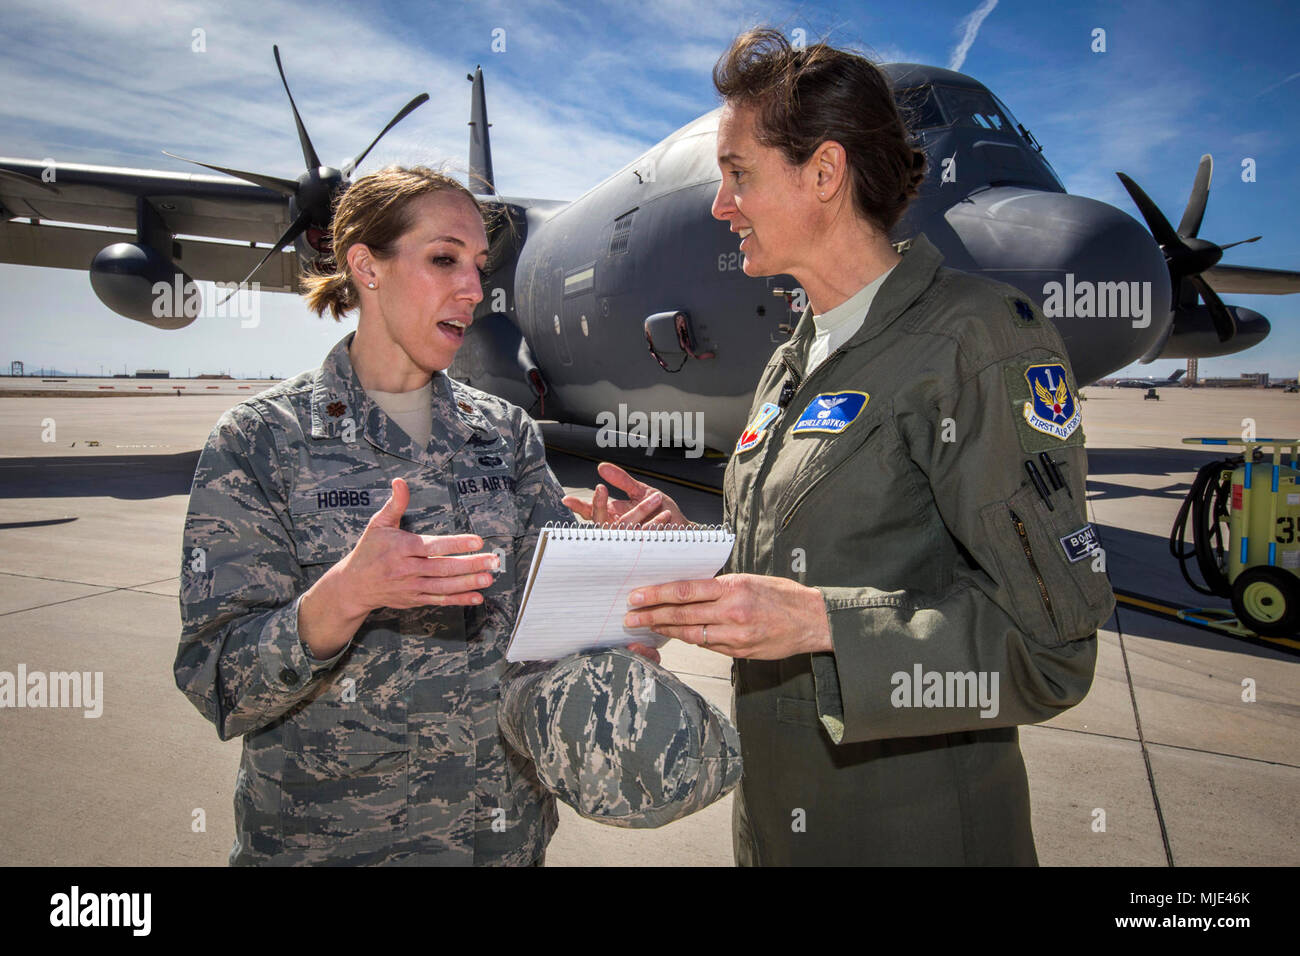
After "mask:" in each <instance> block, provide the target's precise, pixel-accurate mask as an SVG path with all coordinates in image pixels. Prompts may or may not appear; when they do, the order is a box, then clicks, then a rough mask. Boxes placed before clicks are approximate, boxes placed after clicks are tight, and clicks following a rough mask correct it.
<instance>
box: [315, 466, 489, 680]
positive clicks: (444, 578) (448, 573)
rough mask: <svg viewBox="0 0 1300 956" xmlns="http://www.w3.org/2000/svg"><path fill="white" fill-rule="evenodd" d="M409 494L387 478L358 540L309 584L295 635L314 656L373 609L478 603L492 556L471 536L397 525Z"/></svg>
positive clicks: (329, 649)
mask: <svg viewBox="0 0 1300 956" xmlns="http://www.w3.org/2000/svg"><path fill="white" fill-rule="evenodd" d="M410 501H411V492H410V489H409V488H408V487H407V485H406V482H405V481H403V480H402V479H401V478H395V479H393V496H392V497H391V498H389V499H388V501H387V502H385V503H384V506H383V507H382V508H380V509H379V510H378V511H376V512H375V513H374V514H373V515H372V516H371V518H370V521H369V523H368V524H367V525H366V530H365V531H364V532H363V533H362V535H361V540H360V541H358V542H357V543H356V546H355V547H354V548H353V549H352V550H351V551H350V552H348V554H347V556H346V557H344V558H343V560H341V561H339V563H338V564H336V565H334V566H333V567H332V568H330V569H329V570H328V571H327V572H325V574H324V576H323V577H322V578H321V579H320V580H319V581H317V582H316V584H314V585H313V586H312V587H311V589H310V590H308V591H307V593H306V594H304V595H303V598H302V602H301V603H300V605H299V609H298V633H299V636H300V637H301V638H302V640H303V641H304V642H305V643H306V644H307V646H308V647H309V648H310V649H311V652H312V654H314V655H315V656H316V657H317V658H322V659H323V658H327V657H331V656H333V655H334V654H335V653H337V652H338V651H339V650H340V649H341V648H342V647H343V646H344V645H345V644H347V642H348V641H350V640H351V639H352V635H353V634H355V633H356V630H357V628H358V627H360V626H361V622H362V621H363V620H365V617H366V615H367V614H369V613H370V612H371V611H373V610H374V609H375V608H381V607H392V608H410V607H422V606H425V605H473V604H481V603H483V596H482V595H481V594H480V593H479V589H481V588H486V587H488V586H489V585H490V584H491V583H492V574H491V572H492V571H494V570H496V568H497V567H498V565H499V563H500V560H499V559H498V557H497V556H496V555H495V554H490V553H489V554H465V553H463V552H467V551H477V550H478V549H480V548H482V547H483V539H482V538H480V537H479V536H478V535H474V534H452V535H429V534H412V533H411V532H409V531H403V530H401V527H400V525H401V521H402V514H403V513H404V512H405V511H406V506H407V505H408V504H409V503H410Z"/></svg>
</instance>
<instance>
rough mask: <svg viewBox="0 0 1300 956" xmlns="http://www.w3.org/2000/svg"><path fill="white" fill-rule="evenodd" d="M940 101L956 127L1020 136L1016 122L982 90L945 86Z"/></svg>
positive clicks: (940, 94) (940, 93)
mask: <svg viewBox="0 0 1300 956" xmlns="http://www.w3.org/2000/svg"><path fill="white" fill-rule="evenodd" d="M939 99H940V100H941V101H942V102H943V106H944V110H945V111H946V112H947V114H948V115H949V116H951V117H952V118H953V125H955V126H966V127H971V126H974V127H978V128H979V129H986V130H989V131H990V132H995V133H1011V134H1012V135H1018V132H1017V130H1016V124H1015V121H1014V120H1013V119H1012V118H1011V117H1010V115H1009V114H1007V113H1005V112H1004V110H1003V109H1000V108H999V106H998V103H997V101H996V100H995V99H994V98H993V97H992V96H991V95H990V94H988V93H985V92H983V91H982V90H963V89H958V88H957V87H953V86H945V87H942V88H941V89H940V90H939Z"/></svg>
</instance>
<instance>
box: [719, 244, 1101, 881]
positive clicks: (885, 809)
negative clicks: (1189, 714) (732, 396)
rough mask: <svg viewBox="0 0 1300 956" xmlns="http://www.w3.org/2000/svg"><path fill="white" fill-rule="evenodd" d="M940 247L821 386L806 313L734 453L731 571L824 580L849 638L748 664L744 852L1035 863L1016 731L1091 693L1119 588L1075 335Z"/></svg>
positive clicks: (789, 860) (839, 632)
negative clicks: (1102, 516)
mask: <svg viewBox="0 0 1300 956" xmlns="http://www.w3.org/2000/svg"><path fill="white" fill-rule="evenodd" d="M942 261H943V260H942V257H941V256H940V254H939V252H938V250H937V249H935V247H934V246H933V245H932V244H931V243H930V242H929V241H927V240H926V238H925V237H924V236H920V237H918V238H916V239H915V240H914V241H913V242H912V243H911V246H910V248H909V249H908V251H907V252H905V253H904V255H903V259H902V261H901V262H900V263H899V264H898V266H897V267H896V268H895V269H894V271H893V273H891V274H890V276H889V277H888V278H887V279H886V280H885V282H884V283H883V284H882V286H881V288H880V290H879V292H878V293H877V294H876V297H875V300H874V301H873V302H872V304H871V308H870V310H869V311H868V314H867V316H866V320H865V321H864V323H863V325H862V327H861V328H860V329H859V330H858V331H857V332H856V333H854V335H853V336H852V337H851V338H850V339H849V340H848V342H846V343H845V344H844V345H843V346H841V347H840V348H839V349H837V350H836V351H835V352H833V353H832V354H831V355H830V356H829V357H828V358H827V359H826V361H825V362H823V363H822V364H821V365H819V366H818V367H817V368H815V369H814V370H813V371H812V373H811V374H805V367H806V366H805V361H806V356H807V353H808V344H809V342H810V341H811V339H812V337H813V323H812V320H811V315H810V314H808V313H805V314H804V316H803V319H802V321H801V322H800V323H799V326H798V328H796V330H795V333H794V335H793V337H792V338H791V340H790V341H789V342H788V343H787V344H786V345H784V346H782V347H781V348H779V349H777V351H776V353H775V354H774V355H773V356H772V358H771V360H770V361H769V363H768V365H767V367H766V369H765V370H764V372H763V376H762V378H761V380H760V382H759V385H758V390H757V393H756V394H755V397H754V404H753V411H752V413H751V422H750V425H749V426H748V427H747V428H746V430H745V432H744V433H743V434H742V435H741V438H740V441H739V442H738V443H737V446H736V450H735V453H734V454H733V455H732V458H731V461H730V463H729V464H728V467H727V474H726V479H725V510H726V517H727V521H728V522H729V523H730V524H731V525H732V526H733V527H734V528H735V529H736V533H737V538H736V546H735V548H734V549H733V551H732V554H731V557H730V559H729V561H728V563H727V565H726V566H725V567H724V569H723V570H724V571H725V572H749V573H754V574H769V575H777V576H780V577H786V578H790V579H792V580H796V581H799V582H801V583H803V584H805V585H808V586H812V587H816V588H818V589H819V590H820V591H821V592H822V596H823V598H824V600H825V602H826V608H827V614H828V617H829V620H830V628H831V640H832V643H833V645H834V651H833V652H831V653H823V654H804V655H799V656H796V657H790V658H786V659H785V660H779V661H758V660H740V661H737V662H736V665H735V670H734V671H733V674H734V677H735V706H734V709H735V714H734V716H735V722H736V729H737V730H738V731H739V732H740V740H741V748H742V753H743V759H744V767H745V772H744V777H743V779H742V781H741V784H740V787H739V788H738V789H737V791H736V797H735V802H734V804H733V839H734V845H735V850H736V857H737V860H738V862H740V863H751V864H844V865H861V864H886V865H895V864H927V865H945V864H962V863H966V864H984V865H988V864H1017V863H1034V862H1035V861H1036V853H1035V849H1034V842H1033V833H1032V829H1031V827H1030V810H1029V789H1028V783H1027V778H1026V775H1025V767H1024V761H1023V759H1022V757H1021V753H1020V747H1019V742H1018V735H1017V729H1016V728H1017V725H1019V724H1025V723H1035V722H1037V721H1041V720H1046V719H1048V718H1050V717H1052V716H1054V715H1056V714H1058V713H1060V712H1061V711H1063V710H1065V709H1067V708H1069V707H1071V706H1073V705H1074V704H1076V703H1078V702H1079V701H1080V700H1081V699H1083V697H1084V695H1085V694H1086V693H1087V692H1088V688H1089V686H1090V685H1091V682H1092V675H1093V666H1094V663H1095V659H1096V653H1097V639H1096V631H1097V628H1098V627H1099V626H1100V625H1101V624H1102V623H1103V622H1104V621H1105V620H1106V619H1107V618H1108V617H1109V616H1110V613H1111V609H1112V608H1113V606H1114V597H1113V595H1112V593H1111V589H1110V584H1109V581H1108V580H1107V577H1106V575H1105V573H1104V564H1100V563H1099V562H1098V560H1097V557H1096V553H1095V548H1096V546H1097V539H1096V536H1095V532H1094V531H1093V529H1092V527H1091V525H1089V523H1088V518H1087V515H1086V509H1085V505H1086V502H1085V478H1086V472H1087V458H1086V455H1085V452H1084V445H1083V441H1084V436H1083V430H1082V425H1081V412H1080V405H1079V401H1078V395H1077V392H1076V390H1075V382H1074V376H1073V373H1072V372H1071V371H1070V367H1069V361H1068V359H1067V357H1066V355H1065V349H1064V347H1063V345H1062V343H1061V338H1060V336H1059V334H1058V333H1057V331H1056V329H1055V328H1054V327H1053V326H1052V325H1051V323H1049V322H1048V321H1047V320H1046V319H1044V318H1043V317H1042V315H1041V313H1040V312H1039V311H1038V310H1037V309H1036V308H1035V307H1034V306H1033V305H1032V304H1031V303H1030V302H1028V301H1027V300H1026V299H1025V298H1024V296H1023V295H1022V294H1021V293H1020V292H1019V291H1018V290H1017V289H1014V288H1013V287H1011V286H1008V285H1003V284H1001V283H996V282H990V281H989V280H987V279H985V278H981V277H977V276H972V275H967V274H965V273H962V272H957V271H954V270H952V269H946V268H943V267H942ZM1044 451H1046V452H1047V453H1048V454H1049V455H1050V456H1051V458H1052V461H1053V462H1054V463H1056V464H1057V465H1058V466H1059V477H1060V478H1061V480H1062V485H1061V486H1060V487H1056V486H1055V482H1053V477H1054V475H1053V476H1049V475H1046V474H1043V478H1044V481H1045V482H1049V484H1047V485H1046V488H1045V490H1046V491H1047V492H1048V494H1047V500H1044V497H1043V496H1042V495H1040V494H1039V492H1038V491H1037V490H1036V488H1035V487H1034V485H1033V484H1032V483H1031V481H1030V479H1029V477H1028V475H1027V473H1026V470H1025V467H1024V465H1025V462H1026V461H1032V462H1033V463H1034V465H1035V467H1036V468H1038V469H1039V471H1040V473H1041V472H1043V471H1045V467H1046V466H1044V465H1043V463H1041V462H1040V460H1039V458H1038V455H1039V453H1040V452H1044ZM1054 474H1055V473H1054ZM1049 502H1050V504H1049Z"/></svg>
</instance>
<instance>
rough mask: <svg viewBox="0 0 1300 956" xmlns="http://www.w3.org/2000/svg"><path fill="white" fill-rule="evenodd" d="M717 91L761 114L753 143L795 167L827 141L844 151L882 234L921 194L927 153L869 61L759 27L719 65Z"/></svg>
mask: <svg viewBox="0 0 1300 956" xmlns="http://www.w3.org/2000/svg"><path fill="white" fill-rule="evenodd" d="M713 86H714V87H715V88H716V89H717V91H718V93H719V94H720V95H721V96H722V98H723V99H724V100H726V101H727V102H728V103H731V104H734V105H738V106H744V107H754V108H755V111H756V122H755V125H756V129H755V138H756V139H757V140H758V142H759V143H761V144H762V145H764V146H769V147H775V148H776V149H779V150H780V151H781V153H782V154H783V155H784V156H785V159H786V162H788V163H789V164H790V165H792V166H802V165H803V164H804V163H806V162H807V161H808V159H809V157H811V156H812V154H813V152H814V151H815V150H816V148H817V147H818V146H820V145H821V144H822V143H824V142H826V141H827V140H835V141H836V142H837V143H839V144H840V145H841V146H843V147H844V149H845V151H846V153H847V154H848V168H849V182H850V185H851V189H852V196H853V201H854V204H855V206H856V207H857V210H858V213H859V214H860V215H861V216H863V217H864V218H865V219H867V221H869V222H870V223H872V224H873V225H874V226H875V227H876V228H877V229H879V230H880V231H881V232H882V233H888V232H889V231H890V230H891V229H893V228H894V226H895V225H896V224H897V223H898V220H899V218H900V217H901V216H902V215H903V212H904V211H905V210H906V209H907V204H908V203H909V202H910V201H911V200H912V199H913V198H914V197H915V196H916V195H917V192H918V191H919V189H920V185H921V182H922V180H923V179H924V178H925V153H924V152H923V151H922V150H920V149H916V148H915V147H914V146H913V145H912V140H911V137H910V135H909V134H908V130H907V126H906V124H905V123H904V122H903V119H902V117H901V116H900V114H899V112H898V107H897V106H896V105H895V103H894V97H893V93H892V91H891V89H890V85H889V81H888V79H887V78H886V77H885V75H884V74H883V73H882V72H881V71H880V68H879V67H877V66H876V65H875V64H874V63H872V62H871V61H870V60H868V59H867V58H866V57H864V56H860V55H859V54H856V53H852V52H849V51H847V50H837V49H835V48H834V47H832V46H828V45H827V44H825V43H815V44H812V45H810V46H808V47H807V48H805V49H795V48H794V47H792V46H791V44H790V41H789V40H787V39H786V38H785V34H783V33H781V32H780V31H779V30H776V29H773V28H771V27H759V28H756V29H753V30H749V31H747V32H745V33H742V34H741V35H740V36H738V37H736V39H735V41H734V42H733V43H732V44H731V47H730V49H728V50H727V52H726V53H724V54H722V56H721V57H720V58H719V59H718V62H717V64H715V65H714V67H713Z"/></svg>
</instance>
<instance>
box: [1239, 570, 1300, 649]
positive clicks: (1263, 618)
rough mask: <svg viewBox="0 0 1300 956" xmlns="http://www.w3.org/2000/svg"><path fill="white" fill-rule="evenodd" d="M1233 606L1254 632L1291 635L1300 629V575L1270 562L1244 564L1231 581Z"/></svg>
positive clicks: (1277, 635) (1269, 634) (1240, 618)
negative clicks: (1273, 565)
mask: <svg viewBox="0 0 1300 956" xmlns="http://www.w3.org/2000/svg"><path fill="white" fill-rule="evenodd" d="M1232 609H1233V610H1234V611H1236V612H1237V619H1238V620H1239V621H1241V623H1242V624H1244V625H1246V627H1248V628H1250V629H1251V630H1252V631H1254V632H1255V633H1256V634H1263V635H1265V636H1267V637H1293V636H1294V635H1295V634H1296V633H1297V632H1300V578H1297V577H1296V576H1295V575H1294V574H1289V573H1288V572H1286V571H1284V570H1283V569H1282V568H1276V567H1271V566H1269V565H1257V566H1256V567H1253V568H1247V569H1246V570H1245V571H1242V572H1241V574H1239V575H1237V580H1236V581H1234V582H1233V584H1232Z"/></svg>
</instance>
